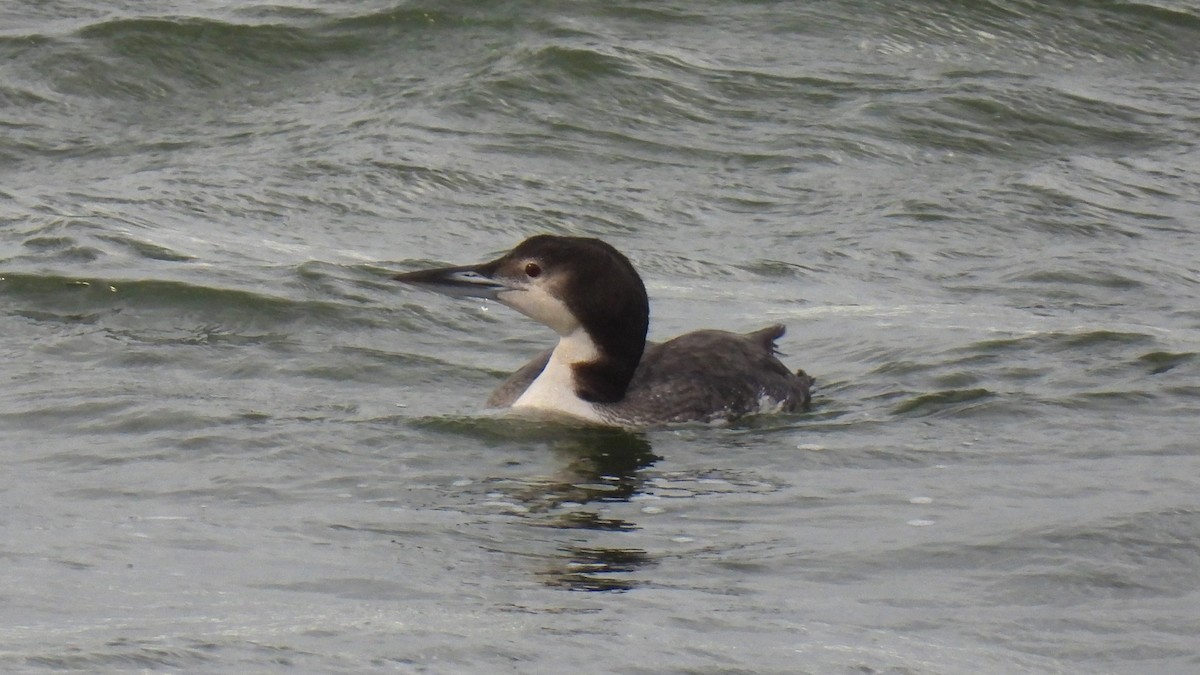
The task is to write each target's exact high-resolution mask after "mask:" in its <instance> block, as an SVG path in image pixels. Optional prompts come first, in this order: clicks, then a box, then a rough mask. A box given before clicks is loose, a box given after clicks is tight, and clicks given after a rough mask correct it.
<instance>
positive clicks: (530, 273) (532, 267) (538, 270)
mask: <svg viewBox="0 0 1200 675" xmlns="http://www.w3.org/2000/svg"><path fill="white" fill-rule="evenodd" d="M541 275H542V266H541V265H539V264H537V263H526V264H525V276H527V277H529V278H530V279H536V278H537V277H540V276H541Z"/></svg>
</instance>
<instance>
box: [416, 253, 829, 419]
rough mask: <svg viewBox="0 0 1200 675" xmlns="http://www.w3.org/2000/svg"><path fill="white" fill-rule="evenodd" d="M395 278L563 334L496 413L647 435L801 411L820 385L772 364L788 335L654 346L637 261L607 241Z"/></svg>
mask: <svg viewBox="0 0 1200 675" xmlns="http://www.w3.org/2000/svg"><path fill="white" fill-rule="evenodd" d="M392 278H393V279H395V280H397V281H402V282H405V283H409V284H416V285H419V286H423V287H425V288H429V289H431V290H436V291H440V292H443V293H447V294H450V295H459V296H467V297H474V298H488V299H494V300H497V301H499V302H501V303H503V304H505V305H508V306H509V307H512V308H513V309H515V310H517V311H518V312H521V313H522V314H524V315H526V316H528V317H529V318H531V319H534V320H535V321H539V322H541V323H543V324H545V325H547V326H549V327H550V328H552V329H554V332H556V333H558V337H559V339H558V345H557V346H555V347H554V348H553V349H550V350H546V351H545V352H543V353H542V354H540V355H538V356H537V357H536V358H534V359H533V360H532V361H530V362H529V363H528V364H526V365H525V366H524V367H522V368H521V369H520V370H518V371H517V372H515V373H513V374H512V375H511V376H510V377H509V378H508V379H507V380H506V381H505V382H504V383H503V384H501V385H500V386H499V387H498V388H497V389H496V391H495V392H493V393H492V395H491V397H490V398H489V399H488V406H490V407H508V406H511V407H513V408H528V409H533V410H539V411H546V412H552V413H561V414H566V415H570V416H573V417H576V418H582V419H583V420H587V421H590V422H595V423H600V424H605V425H612V426H621V427H646V426H658V425H663V424H671V423H676V422H697V421H698V422H716V421H725V420H732V419H735V418H737V417H741V416H744V415H749V414H754V413H760V412H781V411H786V412H794V411H798V410H803V409H805V408H807V407H808V404H809V401H810V398H811V396H810V393H809V391H810V388H811V386H812V382H813V379H812V378H811V377H809V376H808V375H807V374H805V372H804V371H803V370H798V371H796V372H794V373H793V372H792V371H790V370H788V368H787V367H786V366H784V365H783V364H782V363H780V361H779V359H777V358H776V356H775V354H776V352H775V340H777V339H779V338H780V337H781V336H782V335H783V333H784V327H783V326H782V325H779V324H775V325H772V326H768V327H766V328H763V329H760V330H757V331H754V332H752V333H746V334H744V335H742V334H738V333H729V332H726V331H720V330H699V331H695V332H692V333H687V334H684V335H681V336H679V337H677V338H675V339H673V340H669V341H667V342H663V343H653V342H647V341H646V332H647V329H648V327H649V318H650V305H649V300H648V298H647V296H646V287H645V286H644V285H643V283H642V279H641V277H639V276H638V273H637V271H635V270H634V268H633V264H632V263H630V262H629V259H628V258H626V257H625V256H624V255H622V254H621V253H620V252H619V251H617V250H616V249H615V248H613V247H612V246H610V245H609V244H607V243H605V242H603V241H601V240H599V239H589V238H583V237H560V236H554V235H545V234H544V235H538V236H535V237H531V238H529V239H526V240H525V241H523V242H521V243H520V244H519V245H517V247H516V248H514V249H513V250H512V251H510V252H509V253H507V254H506V255H504V256H503V257H501V258H499V259H497V260H493V261H491V262H485V263H481V264H478V265H466V266H462V267H445V268H439V269H430V270H421V271H417V272H406V273H403V274H397V275H395V276H394V277H392Z"/></svg>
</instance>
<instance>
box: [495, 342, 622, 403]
mask: <svg viewBox="0 0 1200 675" xmlns="http://www.w3.org/2000/svg"><path fill="white" fill-rule="evenodd" d="M640 358H641V352H640V350H639V353H638V354H637V355H636V358H630V357H629V356H626V357H625V358H624V359H622V358H621V357H619V356H614V355H612V354H611V353H609V352H607V351H606V350H604V349H603V348H601V347H600V346H598V345H597V344H596V342H595V341H594V340H593V339H592V337H591V335H589V334H588V332H587V331H586V330H584V329H583V328H582V327H581V328H577V329H575V330H574V331H573V332H571V333H569V334H567V335H563V336H561V337H560V338H559V340H558V345H556V346H555V347H554V351H553V352H551V354H550V360H549V361H548V362H547V363H546V367H545V368H543V369H542V372H541V374H539V375H538V376H537V378H536V379H535V380H534V381H533V382H532V383H531V384H530V385H529V387H528V388H527V389H526V390H525V392H524V393H523V394H521V396H520V397H519V398H518V399H517V400H516V402H514V403H513V407H514V408H538V409H543V410H552V411H557V412H562V413H566V414H569V415H574V416H576V417H582V418H584V419H591V420H597V421H601V420H602V419H603V416H602V415H601V413H600V408H599V406H603V404H606V403H615V402H617V401H619V400H621V399H622V398H623V397H624V396H625V390H626V389H627V388H628V387H629V381H630V380H631V379H633V372H634V370H636V369H637V362H638V360H640Z"/></svg>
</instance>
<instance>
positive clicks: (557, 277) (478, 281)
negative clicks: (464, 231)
mask: <svg viewBox="0 0 1200 675" xmlns="http://www.w3.org/2000/svg"><path fill="white" fill-rule="evenodd" d="M392 278H393V279H396V280H397V281H403V282H406V283H412V284H420V285H422V286H426V287H428V288H430V289H432V290H438V291H441V292H444V293H450V294H453V295H466V296H471V297H481V298H492V299H495V300H498V301H500V302H502V303H504V304H506V305H508V306H509V307H512V308H513V309H515V310H517V311H519V312H521V313H522V314H525V315H526V316H528V317H530V318H532V319H534V320H536V321H540V322H541V323H544V324H546V325H547V326H549V327H550V328H553V329H554V331H555V332H557V333H558V334H559V335H560V336H564V337H566V336H569V335H571V334H573V333H575V332H576V331H577V330H579V329H580V328H582V329H583V330H584V331H585V332H586V333H587V335H588V336H589V337H590V338H591V340H592V342H593V343H594V344H595V346H596V349H597V351H598V352H599V354H598V358H597V359H596V360H594V361H589V362H586V363H579V364H576V365H575V366H574V369H575V376H576V377H575V379H576V384H577V393H578V394H579V396H580V398H583V399H584V400H587V401H592V402H598V403H611V402H614V401H618V400H620V399H621V397H622V396H624V394H625V389H626V388H627V387H628V386H629V381H630V380H631V379H632V378H633V372H634V370H635V369H636V368H637V364H638V362H639V361H640V360H641V358H642V351H643V350H644V349H645V347H646V331H647V329H648V327H649V321H650V304H649V300H648V299H647V297H646V287H645V286H644V285H643V284H642V279H641V277H639V276H638V274H637V272H636V271H635V270H634V269H633V264H632V263H630V262H629V259H628V258H626V257H625V256H623V255H621V253H620V252H619V251H617V250H616V249H615V248H613V247H612V246H609V245H608V244H606V243H604V242H603V241H600V240H599V239H589V238H584V237H558V236H554V235H548V234H543V235H538V236H536V237H530V238H529V239H526V240H525V241H523V242H521V243H520V244H518V245H517V247H516V248H514V249H513V250H512V251H510V252H509V253H508V254H506V255H504V256H503V257H501V258H499V259H497V260H493V261H491V262H486V263H482V264H479V265H467V266H463V267H446V268H441V269H433V270H422V271H419V272H408V273H405V274H398V275H396V276H394V277H392Z"/></svg>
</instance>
